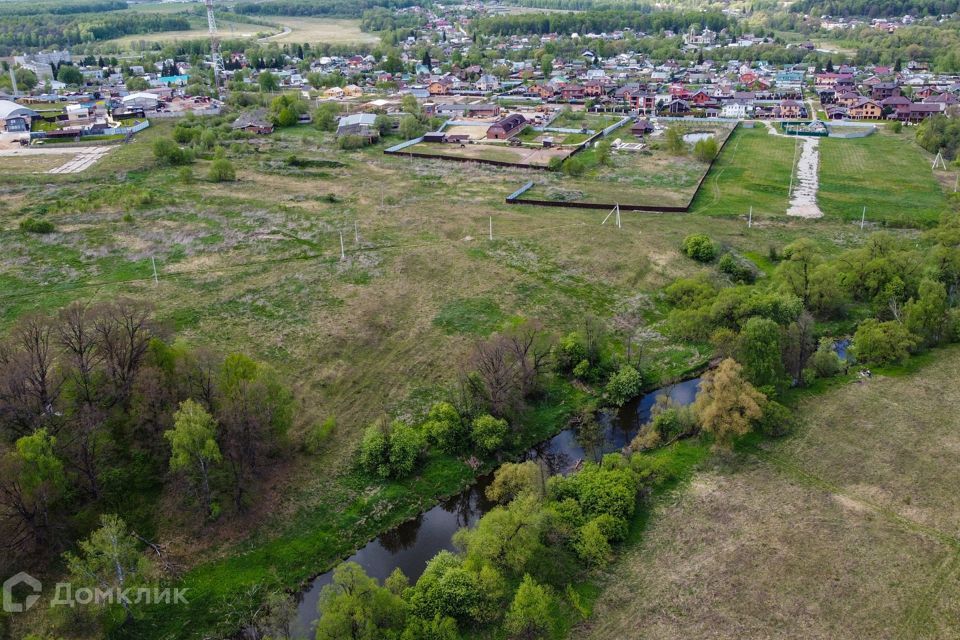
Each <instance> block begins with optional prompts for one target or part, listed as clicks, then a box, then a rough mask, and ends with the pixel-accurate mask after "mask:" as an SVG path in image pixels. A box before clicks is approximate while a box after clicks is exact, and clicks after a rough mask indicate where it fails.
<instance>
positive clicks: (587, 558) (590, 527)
mask: <svg viewBox="0 0 960 640" xmlns="http://www.w3.org/2000/svg"><path fill="white" fill-rule="evenodd" d="M573 549H574V551H576V552H577V557H579V558H580V559H581V560H583V561H584V562H585V563H587V564H588V565H590V566H592V567H603V566H605V565H606V564H607V562H609V561H610V556H611V555H613V550H612V549H611V548H610V541H609V540H607V536H605V535H604V534H603V531H602V530H601V528H600V525H599V523H598V522H597V520H591V521H590V522H588V523H587V524H585V525H583V526H582V527H580V530H579V531H578V532H577V537H576V540H574V543H573Z"/></svg>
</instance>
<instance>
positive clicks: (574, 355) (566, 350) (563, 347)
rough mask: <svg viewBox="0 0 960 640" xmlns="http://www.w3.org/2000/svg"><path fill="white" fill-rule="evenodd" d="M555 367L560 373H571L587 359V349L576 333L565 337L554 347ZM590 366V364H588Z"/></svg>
mask: <svg viewBox="0 0 960 640" xmlns="http://www.w3.org/2000/svg"><path fill="white" fill-rule="evenodd" d="M552 351H553V362H554V367H556V370H557V371H558V372H560V373H571V372H573V370H574V367H576V366H577V365H578V364H580V362H581V361H582V360H584V359H586V357H587V349H586V347H585V346H584V345H583V340H581V339H580V334H578V333H576V332H572V333H568V334H567V335H565V336H563V337H562V338H560V339H559V340H557V343H556V344H555V345H554V346H553V349H552ZM587 364H588V365H589V363H587Z"/></svg>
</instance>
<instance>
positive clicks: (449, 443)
mask: <svg viewBox="0 0 960 640" xmlns="http://www.w3.org/2000/svg"><path fill="white" fill-rule="evenodd" d="M422 429H423V432H424V433H425V434H426V436H427V438H428V439H429V440H430V443H431V444H433V445H434V446H435V447H437V449H439V450H440V451H443V452H444V453H455V452H457V451H460V450H461V449H463V448H464V447H465V446H466V444H467V442H468V440H469V435H470V434H469V430H468V429H467V426H466V424H465V422H464V420H463V419H462V418H461V417H460V414H459V413H458V412H457V410H456V409H455V408H454V406H453V405H452V404H450V403H449V402H437V403H434V405H433V406H432V407H430V412H429V413H428V414H427V421H426V422H424V423H423V426H422Z"/></svg>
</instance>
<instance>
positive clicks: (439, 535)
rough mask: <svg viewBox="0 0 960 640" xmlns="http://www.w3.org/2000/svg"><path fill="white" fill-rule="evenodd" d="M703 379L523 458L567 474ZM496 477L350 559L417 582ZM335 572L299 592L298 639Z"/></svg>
mask: <svg viewBox="0 0 960 640" xmlns="http://www.w3.org/2000/svg"><path fill="white" fill-rule="evenodd" d="M699 384H700V378H695V379H693V380H686V381H684V382H680V383H677V384H675V385H671V386H668V387H663V388H661V389H657V390H655V391H652V392H650V393H647V394H645V395H643V396H640V397H639V398H637V399H635V400H633V401H632V402H630V403H628V404H627V405H625V406H624V407H623V408H622V409H621V410H620V412H619V413H618V414H616V415H604V416H601V424H602V425H603V426H604V427H605V433H604V440H603V443H602V445H601V446H600V447H597V448H593V450H591V451H590V453H588V452H587V451H586V449H585V448H584V446H583V445H581V443H580V442H578V441H577V433H576V430H575V429H564V430H563V431H561V432H560V433H558V434H557V435H556V436H554V437H553V438H550V439H549V440H546V441H544V442H541V443H540V444H538V445H537V446H535V447H533V448H532V449H530V450H529V451H528V452H527V454H526V456H525V457H526V459H528V460H541V461H543V462H544V464H545V465H546V467H547V469H548V470H549V472H550V473H551V474H558V473H567V472H569V471H571V470H573V468H574V467H575V466H576V465H577V463H578V462H579V461H580V460H592V459H597V458H599V457H600V455H602V454H604V453H610V452H613V451H619V450H621V449H622V448H623V447H624V446H626V445H627V444H628V443H629V442H630V441H631V440H632V439H633V437H634V436H635V435H637V431H638V430H639V428H640V426H641V425H643V424H644V423H646V422H647V421H648V420H649V418H650V409H651V408H652V407H653V404H654V402H655V401H656V399H657V396H659V395H661V394H666V395H668V396H669V397H670V398H671V399H672V400H673V401H674V402H676V403H677V404H680V405H688V404H690V403H692V402H693V400H694V397H695V396H696V394H697V387H698V386H699ZM492 479H493V474H488V475H485V476H480V477H479V478H477V481H476V483H474V484H473V485H472V486H470V487H469V488H467V489H466V490H464V491H463V492H462V493H459V494H457V495H455V496H453V497H451V498H447V499H446V500H442V501H441V502H440V504H438V505H437V506H435V507H433V508H432V509H430V510H428V511H425V512H423V513H421V514H420V515H419V516H418V517H416V518H414V519H413V520H409V521H407V522H404V523H403V524H401V525H399V526H397V527H395V528H393V529H391V530H390V531H387V532H385V533H383V534H381V535H380V536H378V537H377V538H376V539H374V540H372V541H370V542H369V543H367V545H366V546H365V547H363V548H362V549H360V550H359V551H357V552H356V553H355V554H353V555H352V556H350V557H349V558H347V561H349V562H356V563H357V564H359V565H360V566H361V567H363V569H364V570H365V571H366V572H367V574H368V575H370V576H372V577H374V578H377V579H378V580H380V581H382V580H384V579H385V578H386V577H387V576H389V575H390V573H392V572H393V570H394V569H395V568H397V567H399V568H400V569H401V570H402V571H403V573H404V574H406V576H407V577H408V578H409V579H410V581H411V583H413V582H416V580H417V578H419V577H420V574H422V573H423V570H424V568H426V565H427V562H428V561H429V560H430V559H431V558H433V556H435V555H436V554H437V553H439V552H440V551H443V550H453V534H454V533H456V532H457V530H458V529H461V528H462V527H472V526H473V525H474V524H475V523H476V522H477V520H479V519H480V517H481V516H482V515H483V514H485V513H486V512H487V511H489V510H490V509H491V508H492V507H493V506H494V505H493V503H491V502H490V501H489V500H487V499H486V497H485V495H484V490H485V489H486V487H487V485H489V484H490V481H491V480H492ZM332 577H333V572H332V571H328V572H327V573H324V574H321V575H320V576H318V577H317V578H315V579H314V580H313V582H312V583H311V584H310V587H309V588H308V589H307V590H306V591H304V592H303V593H302V594H301V596H300V601H299V602H298V604H297V613H296V618H295V619H294V620H293V624H292V629H291V630H292V633H293V637H294V638H297V639H306V638H312V637H313V625H314V624H315V622H316V620H317V618H318V615H319V614H318V612H317V603H318V602H319V599H320V591H321V589H323V587H324V586H326V585H328V584H330V582H331V580H332Z"/></svg>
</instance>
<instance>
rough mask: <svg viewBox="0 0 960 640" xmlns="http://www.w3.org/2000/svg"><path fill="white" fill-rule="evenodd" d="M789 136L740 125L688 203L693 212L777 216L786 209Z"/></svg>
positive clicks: (789, 168)
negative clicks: (751, 209)
mask: <svg viewBox="0 0 960 640" xmlns="http://www.w3.org/2000/svg"><path fill="white" fill-rule="evenodd" d="M793 147H794V141H793V140H792V139H788V138H783V137H777V136H771V135H769V134H768V133H767V131H766V129H765V128H764V127H763V125H757V126H756V127H755V128H753V129H745V128H743V127H739V128H738V129H737V130H736V131H734V132H733V135H732V137H731V138H730V139H729V140H728V141H727V146H726V147H724V149H723V152H722V153H721V154H720V157H719V158H717V161H716V162H714V164H713V167H712V168H711V169H710V173H709V174H708V175H707V179H706V180H704V182H703V187H702V188H701V189H700V191H699V193H697V196H696V197H695V198H694V200H693V203H692V204H691V207H690V210H691V212H693V213H705V214H707V215H723V216H741V215H746V214H747V211H748V210H749V209H750V207H751V206H752V207H753V211H754V214H756V215H764V216H780V215H783V214H784V213H785V212H786V210H787V201H788V198H787V192H788V191H789V188H790V173H791V172H792V170H793V167H792V164H793V154H794V151H793Z"/></svg>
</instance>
